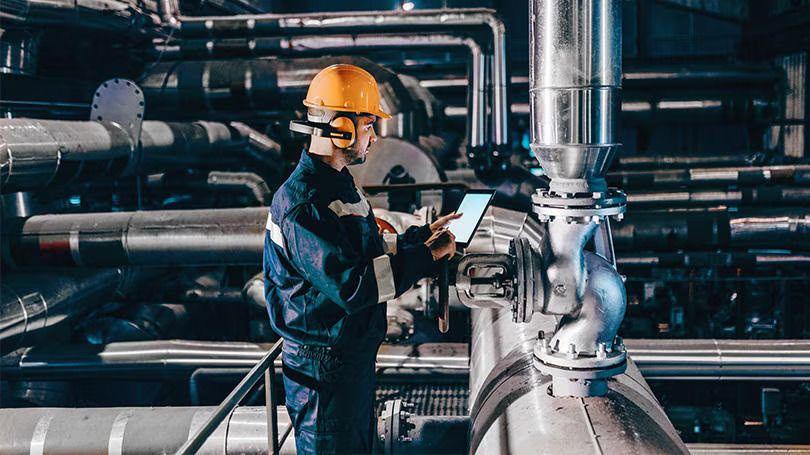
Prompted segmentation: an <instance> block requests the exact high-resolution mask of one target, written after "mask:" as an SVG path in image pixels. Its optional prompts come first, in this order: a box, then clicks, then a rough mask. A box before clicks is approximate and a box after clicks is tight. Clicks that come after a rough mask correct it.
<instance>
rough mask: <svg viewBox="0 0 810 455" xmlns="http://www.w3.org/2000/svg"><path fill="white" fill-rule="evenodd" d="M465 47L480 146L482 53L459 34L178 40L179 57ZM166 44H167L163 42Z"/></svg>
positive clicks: (474, 135)
mask: <svg viewBox="0 0 810 455" xmlns="http://www.w3.org/2000/svg"><path fill="white" fill-rule="evenodd" d="M458 46H461V47H465V48H467V50H468V51H469V52H470V67H469V74H470V76H469V79H470V81H471V85H469V86H468V90H469V94H470V95H469V97H468V98H469V100H470V106H471V108H470V119H469V123H468V125H469V131H468V140H469V145H470V146H471V147H476V148H477V147H481V146H483V145H484V143H485V139H484V133H485V131H484V129H485V117H486V111H485V109H484V102H485V98H484V78H485V74H484V70H485V65H484V54H483V52H482V50H481V46H480V45H479V44H478V43H477V42H476V41H475V40H474V39H473V38H469V37H465V36H460V35H447V34H430V35H419V34H407V35H399V34H382V35H380V34H377V35H335V36H291V37H287V38H249V39H248V38H244V39H238V40H234V39H229V40H223V41H202V42H200V43H199V45H197V44H195V42H191V43H188V42H186V41H184V42H182V43H181V44H180V46H179V52H180V54H181V55H182V56H183V57H186V58H188V57H197V58H199V57H208V58H216V57H222V56H229V57H234V56H239V57H243V56H253V57H262V56H267V55H300V54H305V53H324V52H329V51H336V50H337V51H340V52H341V53H345V52H347V51H349V50H353V51H360V52H365V51H367V50H375V49H392V50H393V49H405V50H408V49H413V48H422V47H427V48H433V47H440V48H451V47H458ZM167 48H170V46H167Z"/></svg>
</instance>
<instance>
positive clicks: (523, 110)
mask: <svg viewBox="0 0 810 455" xmlns="http://www.w3.org/2000/svg"><path fill="white" fill-rule="evenodd" d="M620 108H621V110H620V112H621V114H622V119H623V120H624V123H627V124H637V125H646V124H651V123H671V122H676V121H677V122H680V123H694V122H702V123H706V122H722V123H727V122H729V121H751V122H757V123H766V122H768V121H769V120H771V119H772V118H773V116H774V115H775V112H776V102H775V101H773V100H769V99H766V98H761V97H757V98H753V99H743V98H739V97H736V98H735V97H711V98H709V97H692V98H671V99H670V98H664V99H625V100H623V101H622V102H621V104H620ZM509 112H510V113H511V114H512V115H515V116H521V117H525V116H527V115H530V114H531V104H527V103H520V102H515V103H512V104H511V105H510V106H509ZM444 115H446V116H447V117H451V118H452V117H464V116H465V115H467V108H466V107H465V106H454V105H448V106H446V107H445V108H444Z"/></svg>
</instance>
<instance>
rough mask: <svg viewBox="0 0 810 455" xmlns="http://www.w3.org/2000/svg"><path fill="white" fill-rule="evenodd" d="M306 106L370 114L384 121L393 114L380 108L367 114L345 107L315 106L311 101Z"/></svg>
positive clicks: (306, 102)
mask: <svg viewBox="0 0 810 455" xmlns="http://www.w3.org/2000/svg"><path fill="white" fill-rule="evenodd" d="M304 106H306V107H311V108H314V109H325V110H329V111H336V112H352V113H354V114H358V115H362V114H370V115H374V116H377V117H379V118H381V119H384V120H385V119H389V118H391V114H389V113H387V112H385V111H383V110H382V109H379V108H378V109H376V110H375V111H374V112H365V111H356V110H354V109H348V108H345V107H343V106H327V105H324V104H315V103H313V102H311V101H307V100H304Z"/></svg>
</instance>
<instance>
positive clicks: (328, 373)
mask: <svg viewBox="0 0 810 455" xmlns="http://www.w3.org/2000/svg"><path fill="white" fill-rule="evenodd" d="M304 105H305V106H306V107H307V108H308V115H307V119H308V120H307V121H294V122H291V124H290V129H292V130H293V131H297V132H303V133H306V134H310V135H311V136H312V138H311V141H310V145H309V148H308V149H307V150H306V151H304V152H303V153H302V154H301V160H300V161H299V163H298V166H297V167H296V169H295V170H294V171H293V173H292V174H291V175H290V177H289V179H288V180H287V181H286V182H285V183H284V184H283V185H282V186H281V188H279V190H278V191H277V192H276V194H275V195H274V197H273V203H272V205H271V207H270V214H269V216H268V220H267V233H266V236H265V247H264V279H265V292H266V297H267V305H268V312H269V314H270V321H271V323H272V326H273V329H274V330H275V331H276V332H277V333H279V334H280V335H281V336H282V337H283V338H284V349H283V352H282V361H283V372H284V388H285V394H286V401H287V410H288V411H289V414H290V419H291V420H292V424H293V427H294V428H295V443H296V448H297V451H298V453H299V454H301V455H303V454H312V453H317V454H324V453H369V452H371V448H372V438H373V434H374V428H375V425H374V423H375V415H374V388H375V368H374V361H375V358H376V355H377V349H378V348H379V346H380V343H382V340H383V338H384V337H385V329H386V317H385V302H386V301H387V300H390V299H393V298H395V297H397V296H399V295H400V294H402V293H403V292H405V291H406V290H408V289H409V288H411V287H412V286H413V285H414V283H416V281H418V280H419V279H421V278H423V277H425V276H427V275H429V274H431V273H433V272H434V271H435V269H436V265H435V262H436V261H438V260H440V259H442V258H445V257H448V256H452V255H453V254H454V253H455V249H456V245H455V239H454V237H453V236H452V234H450V232H449V231H447V230H446V229H445V228H444V225H445V224H446V223H447V222H448V221H450V220H451V219H453V218H455V217H456V216H455V215H448V216H445V217H442V218H440V219H439V220H437V221H436V222H435V223H433V224H431V225H425V226H422V227H418V228H417V227H412V228H410V229H409V230H408V231H407V232H405V233H404V234H402V235H400V236H398V238H397V239H396V242H395V244H394V242H391V245H388V246H386V243H388V242H384V241H383V239H382V238H381V236H380V234H379V231H378V228H377V224H376V221H375V218H374V214H373V213H372V211H371V207H370V206H369V204H368V202H367V201H366V199H365V198H364V197H363V194H362V193H361V192H360V190H358V189H357V187H356V186H355V184H354V181H353V179H352V176H351V174H349V171H348V169H347V168H346V166H347V165H350V164H354V163H359V162H362V161H364V160H365V156H366V154H367V153H368V148H369V146H370V145H371V144H373V143H374V142H375V141H376V140H377V136H376V134H375V132H374V122H375V121H376V120H377V119H378V118H390V115H388V114H387V113H385V112H383V110H382V109H381V107H380V94H379V90H378V87H377V82H376V81H375V80H374V78H373V77H372V76H371V74H369V73H368V72H366V71H364V70H363V69H361V68H358V67H356V66H353V65H346V64H338V65H333V66H330V67H328V68H325V69H324V70H322V71H321V72H320V73H318V74H317V75H316V76H315V78H314V79H313V80H312V82H311V84H310V86H309V91H308V92H307V98H306V100H304Z"/></svg>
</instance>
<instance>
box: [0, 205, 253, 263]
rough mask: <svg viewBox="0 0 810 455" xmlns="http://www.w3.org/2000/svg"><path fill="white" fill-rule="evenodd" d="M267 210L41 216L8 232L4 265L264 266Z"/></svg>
mask: <svg viewBox="0 0 810 455" xmlns="http://www.w3.org/2000/svg"><path fill="white" fill-rule="evenodd" d="M266 221H267V209H266V208H263V207H256V208H244V209H217V210H167V211H154V212H149V211H143V212H111V213H93V214H67V215H39V216H33V217H31V218H28V219H26V220H24V221H21V222H19V223H9V224H10V225H9V226H4V229H3V232H2V236H3V240H4V244H5V246H4V247H3V253H4V258H3V261H4V264H6V265H16V266H37V265H68V266H105V265H125V264H129V265H151V266H156V265H223V264H251V265H253V264H258V263H259V261H260V258H261V252H262V248H263V247H264V227H265V223H266Z"/></svg>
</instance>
